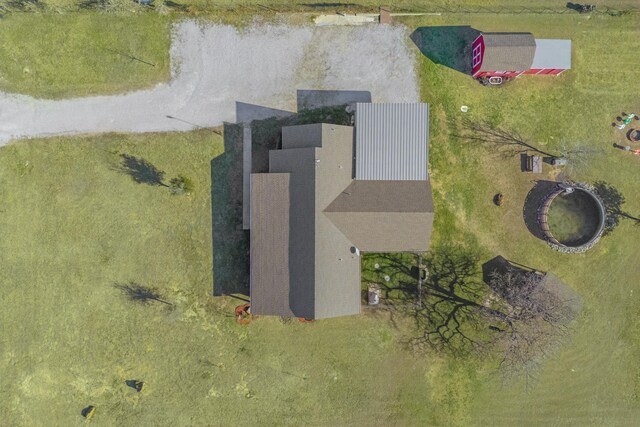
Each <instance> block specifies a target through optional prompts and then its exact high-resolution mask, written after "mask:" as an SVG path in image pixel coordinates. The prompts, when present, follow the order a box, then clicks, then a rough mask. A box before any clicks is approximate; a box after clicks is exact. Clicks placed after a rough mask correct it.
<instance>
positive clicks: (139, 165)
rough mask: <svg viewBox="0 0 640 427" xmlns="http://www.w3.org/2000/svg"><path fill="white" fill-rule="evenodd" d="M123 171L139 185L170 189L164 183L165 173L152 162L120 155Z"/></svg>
mask: <svg viewBox="0 0 640 427" xmlns="http://www.w3.org/2000/svg"><path fill="white" fill-rule="evenodd" d="M120 160H121V169H120V170H121V171H122V172H124V173H126V174H127V175H129V176H130V177H131V179H133V180H134V181H135V182H137V183H138V184H147V185H157V186H162V187H168V185H167V184H165V183H164V171H161V170H160V169H158V168H157V167H155V166H154V165H153V164H152V163H151V162H148V161H147V160H145V159H143V158H141V157H135V156H131V155H129V154H120Z"/></svg>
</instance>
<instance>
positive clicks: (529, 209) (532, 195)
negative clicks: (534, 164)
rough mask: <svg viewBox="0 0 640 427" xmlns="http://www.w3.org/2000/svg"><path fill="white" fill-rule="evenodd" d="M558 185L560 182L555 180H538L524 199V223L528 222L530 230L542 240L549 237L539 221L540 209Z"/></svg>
mask: <svg viewBox="0 0 640 427" xmlns="http://www.w3.org/2000/svg"><path fill="white" fill-rule="evenodd" d="M557 186H558V183H557V182H554V181H547V180H538V181H536V183H535V185H534V186H533V188H531V190H529V193H528V194H527V198H526V199H525V201H524V206H523V208H522V216H523V218H524V223H525V224H526V226H527V229H528V230H529V232H530V233H531V234H533V235H534V236H535V237H537V238H538V239H540V240H544V241H546V240H547V239H546V236H545V234H544V231H542V228H541V227H540V223H539V222H538V209H539V208H540V206H541V205H542V202H543V201H544V199H545V198H546V197H547V196H548V195H549V194H550V193H551V192H552V191H553V190H554V189H555V188H556V187H557Z"/></svg>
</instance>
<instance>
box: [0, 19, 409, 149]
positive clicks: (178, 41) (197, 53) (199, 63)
mask: <svg viewBox="0 0 640 427" xmlns="http://www.w3.org/2000/svg"><path fill="white" fill-rule="evenodd" d="M407 37H408V34H407V32H406V30H405V28H404V27H400V26H389V25H371V26H365V27H310V26H307V27H295V26H272V25H258V26H254V27H252V28H249V29H245V30H238V29H236V28H234V27H232V26H227V25H209V26H202V25H200V24H197V23H195V22H193V21H186V22H182V23H180V24H178V25H176V27H175V29H174V37H173V43H172V46H171V61H172V77H171V80H170V81H169V83H163V84H159V85H158V86H156V87H155V88H152V89H148V90H142V91H138V92H131V93H127V94H123V95H114V96H93V97H87V98H72V99H68V100H56V101H53V100H42V99H34V98H31V97H29V96H24V95H17V94H3V93H0V144H4V143H6V142H8V141H9V140H11V139H13V138H28V137H38V136H50V135H58V134H71V133H87V132H89V133H91V132H112V131H127V132H154V131H173V130H178V131H186V130H190V129H193V128H194V126H207V127H209V126H218V125H221V124H222V122H224V121H230V122H233V121H235V102H236V101H240V102H246V103H252V104H258V105H264V106H267V107H271V108H278V109H284V110H291V111H295V109H296V89H324V90H365V91H370V92H371V94H372V98H373V102H416V101H418V84H417V78H416V72H415V67H414V63H415V53H414V52H412V51H411V50H410V49H409V44H408V43H407V40H408V38H407ZM167 116H171V117H174V118H168V117H167Z"/></svg>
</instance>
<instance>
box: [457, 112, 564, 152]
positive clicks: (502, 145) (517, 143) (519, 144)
mask: <svg viewBox="0 0 640 427" xmlns="http://www.w3.org/2000/svg"><path fill="white" fill-rule="evenodd" d="M463 125H464V127H465V130H464V131H463V134H462V135H458V137H460V138H463V139H467V140H471V141H476V142H479V143H481V144H487V145H493V146H496V147H498V148H499V149H500V150H501V152H502V153H503V154H504V155H506V156H512V155H518V154H526V153H528V152H529V151H533V152H536V153H538V154H542V155H543V156H549V157H557V156H556V155H554V154H551V153H548V152H546V151H543V150H541V149H540V148H538V147H536V146H534V145H532V144H531V143H529V142H527V141H526V140H525V139H524V138H523V137H522V135H520V134H519V133H518V132H517V131H515V130H506V129H501V128H498V127H495V126H493V125H492V124H491V123H489V122H487V121H471V120H465V121H464V122H463Z"/></svg>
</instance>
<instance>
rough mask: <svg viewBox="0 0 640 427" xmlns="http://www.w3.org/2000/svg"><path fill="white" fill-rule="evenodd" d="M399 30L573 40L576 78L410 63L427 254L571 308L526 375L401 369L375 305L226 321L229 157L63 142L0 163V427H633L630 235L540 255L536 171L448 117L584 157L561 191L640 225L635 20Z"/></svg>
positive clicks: (513, 19)
mask: <svg viewBox="0 0 640 427" xmlns="http://www.w3.org/2000/svg"><path fill="white" fill-rule="evenodd" d="M10 19H14V18H13V17H12V18H10ZM6 22H10V21H9V20H7V21H3V23H6ZM405 23H406V24H407V25H409V26H410V28H412V29H413V28H416V27H420V26H426V25H428V26H443V25H444V26H448V25H472V26H473V27H474V28H476V29H480V30H484V31H512V30H513V31H524V30H526V31H532V32H533V33H534V34H535V35H536V36H537V37H544V38H554V37H556V38H563V37H569V38H571V39H572V40H573V44H574V47H573V50H574V55H573V60H574V63H573V68H574V69H573V70H572V71H570V72H567V73H565V74H564V75H562V76H560V77H557V78H554V77H543V76H538V77H536V76H528V77H522V78H520V79H518V80H517V81H515V82H513V83H510V84H509V85H507V86H505V87H502V88H485V87H482V86H480V85H478V84H477V83H476V82H474V81H473V80H472V79H470V78H469V77H468V76H464V75H462V74H460V73H458V72H456V71H454V70H451V69H449V68H446V67H444V66H442V65H435V64H434V63H433V62H431V61H429V60H428V59H426V58H423V57H421V58H420V63H419V67H420V73H421V90H422V99H423V100H424V101H426V102H429V103H430V104H431V142H430V176H431V179H432V183H433V186H434V190H435V195H434V197H435V204H436V220H435V221H436V222H435V229H434V236H433V240H432V247H433V248H434V249H437V248H438V247H439V246H440V245H442V244H447V243H448V244H454V245H466V246H468V247H470V248H472V249H474V250H476V251H477V252H479V253H481V254H482V255H483V260H484V259H487V260H488V259H489V258H492V257H493V256H495V255H498V254H500V255H503V256H505V257H507V258H509V259H512V260H514V261H518V262H521V263H523V264H525V265H530V266H533V267H536V268H538V269H542V270H549V271H553V272H554V273H556V274H557V275H558V276H559V277H560V278H561V279H563V280H564V281H565V282H566V283H568V284H569V285H570V286H571V287H572V288H573V289H575V290H576V291H578V292H579V293H580V294H581V295H582V297H583V298H584V308H583V311H582V313H581V314H580V316H579V318H578V319H577V321H576V323H575V329H574V330H573V331H572V333H571V334H570V335H569V336H568V338H567V339H566V340H565V341H564V342H563V345H562V347H561V348H560V349H559V350H558V351H557V352H555V353H553V354H552V355H550V357H549V358H548V359H547V360H546V361H545V363H544V364H543V368H542V370H541V371H540V372H539V373H538V376H537V378H536V380H535V381H533V382H531V383H529V384H528V386H527V387H525V384H523V383H521V382H518V381H515V382H509V383H506V384H503V382H502V381H501V377H500V376H499V375H498V374H497V373H496V372H495V366H494V365H492V364H491V363H489V362H487V361H484V360H483V359H482V358H480V357H479V356H478V355H472V356H469V357H467V358H459V359H454V358H448V357H444V356H442V355H439V354H435V353H428V354H424V355H418V354H412V353H410V352H409V351H407V350H406V346H405V345H404V344H405V342H406V341H407V339H408V338H411V337H412V336H415V334H416V331H413V330H412V328H411V325H412V323H411V322H410V321H409V320H408V319H403V318H402V317H399V316H395V317H394V319H393V321H392V319H390V318H389V316H388V314H386V313H383V312H381V311H371V310H368V309H367V310H365V311H364V312H363V315H361V316H357V317H354V318H342V319H333V320H324V321H318V322H315V323H311V324H300V323H298V322H296V321H293V322H283V321H281V320H280V319H277V318H260V319H256V320H255V321H254V322H253V323H252V324H251V325H249V326H247V327H242V326H239V325H237V324H236V323H235V321H234V319H233V317H232V312H233V307H234V306H235V305H236V304H239V303H240V301H238V300H235V299H232V298H215V299H214V298H212V297H211V291H212V281H213V277H214V276H215V271H213V272H212V241H211V237H212V236H211V232H212V230H211V223H212V202H211V194H212V188H213V189H214V190H213V192H214V195H219V194H223V193H224V192H223V191H220V188H224V186H225V185H226V184H227V182H226V179H227V176H226V175H225V173H221V171H219V170H214V171H212V170H211V167H214V168H215V167H219V166H217V165H220V164H225V162H216V161H213V162H212V159H220V158H222V157H221V156H224V155H225V154H224V151H225V147H224V144H223V141H222V137H221V136H218V135H217V134H215V133H213V132H211V131H210V130H202V131H197V132H191V133H167V134H149V135H116V134H109V135H102V136H94V137H60V138H52V139H42V140H29V141H18V142H15V143H13V144H11V145H8V146H6V147H3V148H1V149H0V181H1V182H2V183H3V185H2V188H1V189H0V200H1V201H2V207H1V208H0V218H1V220H0V234H1V235H2V236H3V239H2V240H1V241H0V245H2V247H1V248H0V259H1V261H2V265H3V268H2V269H1V270H0V280H1V281H2V286H0V301H2V302H3V307H2V310H0V325H2V327H1V328H0V372H2V375H0V413H1V414H3V423H4V424H6V425H17V426H32V425H43V424H50V425H75V424H80V423H82V422H83V419H82V418H81V416H80V411H81V410H82V409H83V408H84V407H86V406H87V405H95V406H96V408H97V412H96V415H95V416H94V418H93V421H92V422H93V423H95V424H96V425H231V424H234V425H235V424H244V423H248V422H249V423H253V424H257V425H367V426H369V425H384V426H387V425H436V426H450V425H504V426H513V425H526V426H528V425H531V426H537V425H554V426H575V425H579V426H584V425H593V426H602V425H607V426H609V425H613V426H626V425H634V424H635V423H636V422H637V420H638V419H640V356H638V354H640V332H638V331H639V330H640V320H639V319H640V309H638V305H637V303H635V299H636V298H638V295H640V282H638V280H637V278H638V277H640V264H639V263H638V262H637V261H636V258H637V254H636V248H637V242H638V235H639V234H638V233H640V229H638V228H637V227H634V226H633V225H632V224H631V223H629V222H625V221H623V222H622V224H621V225H620V226H619V228H618V229H616V230H615V231H614V232H613V234H612V235H610V236H607V237H606V238H604V239H603V241H602V242H600V243H599V244H598V245H597V246H596V247H595V248H594V249H592V250H591V251H590V252H588V253H586V254H583V255H562V254H559V253H556V252H554V251H552V250H551V249H549V248H548V247H547V246H546V244H545V243H544V242H542V241H541V240H539V239H537V238H536V237H534V236H533V235H532V234H531V233H529V231H528V230H527V227H526V226H525V224H524V221H523V217H522V206H523V203H524V199H525V196H526V194H527V192H528V191H529V189H530V188H531V187H532V186H533V185H534V182H533V180H534V177H533V176H531V175H525V174H522V173H521V172H520V171H519V165H520V164H519V159H517V158H510V159H505V158H503V157H500V156H497V155H495V153H494V152H492V150H487V149H485V148H483V147H480V146H478V145H476V144H474V143H473V142H470V141H467V140H462V139H460V138H458V137H456V135H459V134H460V132H461V131H462V130H463V129H462V128H463V127H464V125H463V122H462V121H461V119H462V117H463V113H461V112H459V111H460V110H459V108H460V106H461V105H468V106H469V112H468V113H466V115H465V117H469V118H471V119H472V120H480V119H487V120H489V121H491V122H492V123H493V124H494V125H497V126H501V127H504V128H507V129H517V130H518V131H519V132H520V133H521V134H522V135H523V136H525V137H526V138H528V139H529V140H530V141H531V142H532V143H535V144H537V145H539V146H541V147H544V148H545V149H549V150H553V149H554V147H556V146H557V145H558V144H559V143H560V141H562V140H567V141H569V142H575V141H581V142H587V143H589V144H593V145H594V146H599V147H602V148H603V150H604V151H603V154H601V155H599V156H597V157H596V158H594V159H593V161H592V162H591V163H590V167H589V168H588V169H583V170H581V171H579V172H578V173H577V174H576V175H575V178H576V179H578V180H584V181H587V182H594V181H598V180H604V181H607V182H608V183H610V184H612V185H614V186H616V187H617V188H618V189H619V190H620V191H621V192H622V193H623V194H624V195H625V196H626V197H627V202H626V204H625V205H624V208H625V210H627V211H629V212H630V213H632V214H640V200H639V199H638V198H637V191H635V190H636V189H635V187H636V179H635V178H636V174H637V173H638V172H639V171H640V158H638V157H636V156H632V155H630V154H626V153H624V152H623V151H621V150H615V149H613V148H611V144H612V143H613V142H618V143H621V142H622V139H621V134H620V133H617V131H616V130H615V129H614V128H612V127H611V122H612V120H614V118H615V116H616V115H619V114H620V112H621V111H623V110H627V111H629V110H635V111H636V112H637V111H640V101H639V100H638V93H637V89H635V91H634V88H635V86H634V83H635V82H637V81H639V79H640V69H638V68H637V67H635V64H636V62H637V51H636V50H634V49H633V46H635V43H636V42H637V40H638V37H639V36H640V18H637V17H633V16H626V17H622V18H614V17H605V16H593V17H591V18H589V17H588V16H580V15H577V14H571V15H569V14H566V15H558V16H556V15H554V16H540V15H513V16H495V15H454V16H443V17H427V18H413V19H408V20H407V21H405ZM450 42H451V43H453V44H454V45H455V40H453V41H451V40H450ZM409 43H410V42H409ZM0 66H5V65H0ZM634 67H635V68H634ZM113 81H117V79H114V80H113ZM121 154H127V155H130V156H135V157H137V158H141V159H144V160H146V161H147V162H150V163H151V164H153V165H154V166H155V167H156V168H158V169H159V170H162V171H164V172H165V174H164V180H165V181H164V182H167V181H169V180H170V179H171V178H172V177H175V176H177V175H180V174H182V175H186V176H187V177H189V178H190V179H192V180H193V182H194V184H195V191H194V193H193V194H192V195H190V196H178V195H172V194H171V193H170V192H169V191H168V189H167V188H165V187H163V186H161V185H153V186H152V185H147V184H139V183H136V182H134V180H132V178H131V177H130V176H128V175H127V174H125V173H123V171H122V170H121V157H120V155H121ZM545 168H546V166H545ZM211 177H213V180H214V182H211ZM541 178H546V179H550V178H552V176H551V175H550V174H549V173H545V174H544V175H543V176H542V177H541ZM216 189H217V190H216ZM497 192H502V193H503V194H504V195H505V202H504V204H503V206H502V207H500V208H498V207H495V206H494V205H493V204H492V197H493V195H494V194H495V193H497ZM216 200H217V199H216ZM216 200H214V207H215V202H216ZM213 211H216V209H213ZM219 220H220V219H219V218H214V222H215V221H219ZM373 262H374V258H373V257H370V258H367V259H366V261H365V268H368V269H371V266H372V264H373ZM410 262H411V257H409V258H408V261H407V263H410ZM380 264H381V265H382V267H383V269H385V270H386V271H388V270H389V266H388V265H387V264H385V263H380ZM374 274H379V273H374ZM392 276H393V277H392V281H395V280H404V279H406V277H405V276H406V275H405V276H403V275H402V274H397V275H392ZM129 282H136V283H139V284H142V285H145V286H149V287H152V288H154V289H155V290H156V291H157V292H158V294H159V295H160V296H161V297H162V299H164V300H166V301H167V302H169V303H170V304H171V305H167V304H163V303H160V302H152V303H150V304H149V305H147V306H144V305H141V304H139V303H136V302H133V301H130V300H127V299H126V298H125V295H124V294H123V293H122V292H121V291H120V290H119V289H117V288H115V287H114V284H116V283H129ZM129 379H139V380H143V381H144V382H145V386H144V389H143V391H142V392H141V393H139V394H136V393H135V391H134V390H132V389H130V388H127V386H126V385H125V383H124V381H125V380H129Z"/></svg>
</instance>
